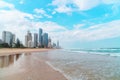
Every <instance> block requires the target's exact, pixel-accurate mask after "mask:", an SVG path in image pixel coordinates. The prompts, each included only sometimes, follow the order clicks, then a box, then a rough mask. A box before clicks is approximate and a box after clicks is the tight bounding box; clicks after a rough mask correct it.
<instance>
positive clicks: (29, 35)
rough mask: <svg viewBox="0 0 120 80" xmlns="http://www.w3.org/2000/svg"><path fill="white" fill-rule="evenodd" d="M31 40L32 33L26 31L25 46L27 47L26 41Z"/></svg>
mask: <svg viewBox="0 0 120 80" xmlns="http://www.w3.org/2000/svg"><path fill="white" fill-rule="evenodd" d="M29 41H31V42H32V34H31V33H30V31H28V32H27V35H26V36H25V46H26V47H28V45H30V44H28V42H29Z"/></svg>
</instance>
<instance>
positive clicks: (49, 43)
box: [48, 38, 52, 48]
mask: <svg viewBox="0 0 120 80" xmlns="http://www.w3.org/2000/svg"><path fill="white" fill-rule="evenodd" d="M51 42H52V41H51V38H49V39H48V48H52V43H51Z"/></svg>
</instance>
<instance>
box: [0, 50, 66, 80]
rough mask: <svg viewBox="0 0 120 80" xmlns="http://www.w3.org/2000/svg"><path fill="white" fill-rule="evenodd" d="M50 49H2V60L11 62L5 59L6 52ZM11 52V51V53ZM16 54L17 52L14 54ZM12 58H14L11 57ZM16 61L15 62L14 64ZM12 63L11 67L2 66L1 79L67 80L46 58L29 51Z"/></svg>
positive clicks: (0, 58) (0, 52) (0, 69)
mask: <svg viewBox="0 0 120 80" xmlns="http://www.w3.org/2000/svg"><path fill="white" fill-rule="evenodd" d="M42 51H48V49H0V54H2V56H0V60H1V61H0V62H2V64H5V63H8V64H9V63H11V62H9V61H5V60H11V59H8V57H7V59H5V56H3V53H4V54H12V53H16V52H17V53H21V52H34V53H35V52H42ZM9 52H10V53H9ZM12 56H16V54H12ZM10 58H14V57H11V56H10ZM13 63H14V64H13ZM13 63H11V64H10V66H9V67H5V68H0V80H67V79H66V78H65V77H64V76H63V75H62V74H61V73H60V72H58V71H55V70H54V69H53V68H52V67H50V66H49V65H48V64H47V63H46V60H42V59H41V58H40V57H39V56H37V55H36V54H35V55H33V54H31V53H27V54H25V55H24V57H19V59H18V60H17V61H15V62H13Z"/></svg>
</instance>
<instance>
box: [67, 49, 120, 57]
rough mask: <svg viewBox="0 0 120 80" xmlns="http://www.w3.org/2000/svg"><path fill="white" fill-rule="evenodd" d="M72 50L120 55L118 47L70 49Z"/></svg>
mask: <svg viewBox="0 0 120 80" xmlns="http://www.w3.org/2000/svg"><path fill="white" fill-rule="evenodd" d="M69 51H72V52H81V53H93V54H100V55H106V54H107V55H110V56H120V48H100V49H70V50H69Z"/></svg>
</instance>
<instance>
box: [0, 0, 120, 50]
mask: <svg viewBox="0 0 120 80" xmlns="http://www.w3.org/2000/svg"><path fill="white" fill-rule="evenodd" d="M119 7H120V0H94V1H93V0H0V39H1V38H2V31H11V32H12V33H14V34H15V35H16V37H18V38H19V39H20V40H21V41H22V42H23V43H24V42H25V35H26V33H27V31H28V30H30V31H31V33H38V29H39V28H42V29H43V30H44V32H48V33H49V37H51V38H52V41H53V42H57V41H58V40H59V42H60V45H61V46H62V47H63V48H116V47H119V48H120V8H119Z"/></svg>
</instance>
